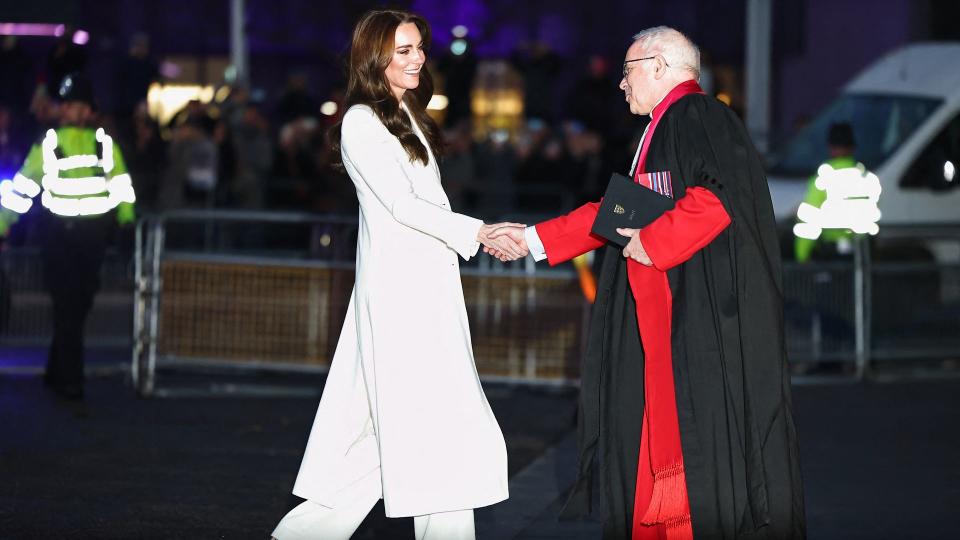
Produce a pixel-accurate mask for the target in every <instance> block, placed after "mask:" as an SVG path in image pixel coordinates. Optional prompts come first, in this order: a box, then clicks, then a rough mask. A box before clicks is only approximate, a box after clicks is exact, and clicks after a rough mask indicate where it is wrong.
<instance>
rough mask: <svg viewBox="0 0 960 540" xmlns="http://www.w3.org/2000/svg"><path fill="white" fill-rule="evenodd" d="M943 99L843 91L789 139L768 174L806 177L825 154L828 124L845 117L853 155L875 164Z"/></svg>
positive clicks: (909, 133)
mask: <svg viewBox="0 0 960 540" xmlns="http://www.w3.org/2000/svg"><path fill="white" fill-rule="evenodd" d="M942 102H943V101H942V100H940V99H934V98H921V97H908V96H894V95H877V94H843V95H842V96H840V97H839V98H837V100H836V101H834V102H833V103H832V104H831V105H830V106H829V107H827V109H826V110H824V111H823V112H822V113H821V114H820V115H819V116H817V118H816V119H814V120H813V121H812V122H810V124H808V125H807V126H806V127H805V128H804V129H803V130H801V131H800V133H798V134H797V136H796V137H794V138H793V139H791V140H790V141H789V142H788V143H787V144H786V145H785V146H784V147H783V151H782V152H780V153H779V154H778V155H777V156H776V157H775V158H774V164H773V166H772V167H771V168H770V174H771V175H779V176H804V177H806V176H809V175H811V174H813V173H815V172H816V170H817V167H819V166H820V164H821V163H823V162H824V161H825V160H826V159H827V132H828V131H829V129H830V124H833V123H835V122H848V123H849V124H850V125H851V126H852V127H853V135H854V139H855V141H856V150H855V152H854V157H855V158H857V160H858V161H860V162H861V163H863V164H864V165H866V167H867V168H868V169H876V168H877V167H879V166H880V165H882V164H883V162H884V161H885V160H886V159H887V158H888V157H890V155H891V154H892V153H893V152H894V151H895V150H896V149H897V148H898V147H899V146H900V145H902V144H903V143H904V141H906V140H907V138H909V137H910V136H911V135H912V134H913V133H914V132H915V131H916V130H917V129H918V128H919V127H920V125H921V124H922V123H923V122H924V120H926V119H927V118H928V117H929V116H930V115H931V114H933V111H935V110H936V109H937V107H939V106H940V104H941V103H942Z"/></svg>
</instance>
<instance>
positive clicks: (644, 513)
mask: <svg viewBox="0 0 960 540" xmlns="http://www.w3.org/2000/svg"><path fill="white" fill-rule="evenodd" d="M696 89H697V90H699V87H697V88H696ZM682 90H684V89H681V93H680V95H671V96H668V98H667V99H665V100H664V101H663V102H661V104H660V105H658V107H657V109H655V110H654V111H653V121H652V124H651V126H650V127H651V129H649V130H648V133H647V135H646V137H645V140H644V148H643V150H642V151H641V155H640V159H639V160H638V165H637V169H636V170H637V172H638V173H639V172H644V171H645V169H644V166H645V157H646V156H645V154H646V149H647V147H648V145H649V141H650V139H651V138H652V137H653V136H654V134H655V130H656V124H657V121H658V120H659V117H660V116H661V115H662V114H663V111H664V110H666V108H667V107H669V105H670V104H671V103H673V102H674V101H676V99H679V97H682V95H686V93H690V91H689V88H687V90H688V91H686V92H682ZM675 92H676V91H675ZM672 94H673V93H672ZM671 98H673V99H671ZM658 113H659V114H658ZM638 176H639V175H638ZM599 206H600V204H599V203H588V204H585V205H583V206H581V207H580V208H577V209H576V210H574V211H572V212H570V213H569V214H566V215H564V216H560V217H557V218H554V219H551V220H548V221H545V222H543V223H540V224H538V225H536V230H537V234H538V236H539V237H540V240H541V241H542V242H543V246H544V248H545V251H546V255H547V261H548V262H549V263H550V265H551V266H552V265H556V264H560V263H562V262H564V261H567V260H570V259H572V258H573V257H576V256H578V255H581V254H583V253H586V252H588V251H592V250H594V249H597V248H599V247H601V246H603V245H604V244H605V243H606V241H605V240H604V239H603V238H601V237H598V236H594V235H593V234H591V232H590V229H591V228H592V226H593V221H594V219H595V218H596V216H597V210H598V208H599ZM729 224H730V217H729V214H728V213H727V211H726V210H725V209H724V207H723V204H722V203H721V202H720V200H719V199H718V198H717V197H716V196H715V195H714V194H713V193H711V192H710V191H709V190H707V189H705V188H702V187H691V188H688V189H687V190H686V193H685V194H684V195H683V196H682V197H681V198H679V199H678V200H677V202H676V206H675V207H674V209H673V210H670V211H668V212H666V213H664V214H663V215H662V216H660V217H659V218H657V219H656V220H655V221H653V222H652V223H650V224H649V225H647V226H646V227H644V228H643V229H642V230H641V231H640V233H639V237H640V241H641V243H642V244H643V247H644V249H645V250H646V252H647V255H648V256H649V257H650V260H651V261H652V262H653V266H644V265H642V264H640V263H638V262H636V261H633V260H628V261H627V275H628V279H629V282H630V288H631V290H632V291H633V295H634V298H635V300H636V306H637V323H638V326H639V330H640V340H641V342H642V344H643V350H644V358H645V362H646V364H645V368H644V369H645V374H646V375H647V376H646V381H647V384H646V387H645V388H644V394H645V403H646V405H645V410H644V414H643V428H642V433H641V440H640V455H639V456H638V459H639V467H638V472H637V490H636V498H635V502H634V527H633V535H632V536H633V539H634V540H655V539H670V540H673V539H684V538H687V539H690V538H693V533H692V528H691V526H690V510H689V502H688V500H687V493H686V485H685V476H684V475H683V467H682V452H681V450H680V428H679V424H678V420H677V409H676V398H675V393H674V385H673V369H672V365H673V364H672V352H671V341H670V338H671V331H670V327H671V317H672V302H673V300H672V294H671V290H670V285H669V283H668V281H667V271H668V270H670V269H671V268H673V267H675V266H677V265H680V264H682V263H684V262H685V261H686V260H687V259H689V258H690V257H691V256H693V254H694V253H696V252H697V251H698V250H700V249H701V248H703V247H704V246H706V245H707V244H709V243H710V242H711V241H712V240H713V239H714V238H715V237H716V236H717V235H718V234H720V232H721V231H723V229H724V228H725V227H727V225H729ZM651 411H653V412H652V413H651ZM651 433H652V434H654V436H653V437H651V436H650V434H651ZM664 455H667V456H670V455H675V456H678V459H679V466H672V467H668V466H663V463H662V462H658V458H657V456H664ZM651 456H653V457H652V458H651ZM661 461H662V460H661ZM671 479H672V480H673V482H671ZM657 482H662V483H661V485H660V486H655V484H656V483H657ZM655 495H656V497H655ZM654 499H656V500H655V501H654ZM652 501H653V504H651V502H652ZM668 507H673V508H672V509H668Z"/></svg>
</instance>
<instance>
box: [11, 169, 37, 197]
mask: <svg viewBox="0 0 960 540" xmlns="http://www.w3.org/2000/svg"><path fill="white" fill-rule="evenodd" d="M13 189H15V190H17V192H18V193H22V194H23V195H26V196H27V197H31V198H32V197H36V196H37V195H39V194H40V185H39V184H37V183H36V182H34V181H33V180H31V179H29V178H27V177H26V176H24V175H22V174H20V173H17V174H16V175H14V177H13Z"/></svg>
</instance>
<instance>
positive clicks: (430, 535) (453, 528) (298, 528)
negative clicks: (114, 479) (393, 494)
mask: <svg viewBox="0 0 960 540" xmlns="http://www.w3.org/2000/svg"><path fill="white" fill-rule="evenodd" d="M382 496H383V487H382V485H381V484H380V469H379V468H378V469H376V470H374V471H372V472H370V474H367V475H366V476H364V477H363V478H361V479H360V480H358V481H357V482H355V483H354V484H353V485H351V486H350V487H348V488H346V489H344V490H343V491H342V492H341V495H340V496H339V497H338V501H337V506H336V507H335V508H330V507H328V506H323V505H322V504H318V503H315V502H313V501H309V500H308V501H304V502H302V503H300V505H299V506H297V507H296V508H294V509H293V510H291V511H290V512H288V513H287V515H286V516H284V517H283V519H281V520H280V523H279V524H278V525H277V528H276V529H274V531H273V537H274V538H276V539H277V540H349V538H350V537H351V536H352V535H353V533H354V532H355V531H356V530H357V527H359V526H360V523H362V522H363V518H365V517H367V514H369V513H370V510H371V509H372V508H373V506H374V505H375V504H377V501H379V500H380V498H381V497H382ZM413 529H414V535H415V538H416V540H475V539H476V533H475V531H474V526H473V509H467V510H458V511H456V512H440V513H437V514H427V515H425V516H415V517H414V518H413Z"/></svg>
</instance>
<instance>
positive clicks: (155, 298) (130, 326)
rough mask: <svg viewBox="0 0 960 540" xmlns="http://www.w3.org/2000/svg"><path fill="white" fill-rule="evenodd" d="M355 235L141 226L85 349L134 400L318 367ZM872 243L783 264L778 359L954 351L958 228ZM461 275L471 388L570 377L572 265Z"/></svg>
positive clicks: (106, 282) (200, 214)
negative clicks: (120, 353) (115, 355)
mask: <svg viewBox="0 0 960 540" xmlns="http://www.w3.org/2000/svg"><path fill="white" fill-rule="evenodd" d="M356 227H357V225H356V218H355V217H336V216H317V215H308V214H287V213H282V214H281V213H262V212H226V211H181V212H173V213H168V214H163V215H159V216H154V217H150V218H147V219H144V220H142V221H141V222H140V223H139V224H138V226H137V230H136V245H135V250H134V254H133V257H132V260H131V258H130V257H128V256H127V255H125V254H122V253H118V252H115V251H114V252H110V253H109V254H108V256H107V260H106V263H105V265H104V269H103V274H102V276H103V278H102V283H103V286H102V289H101V292H100V294H98V296H97V298H96V301H95V305H94V308H93V312H92V313H91V316H90V318H89V322H88V327H87V333H86V336H87V337H86V343H87V345H88V346H90V347H115V348H132V363H131V375H132V380H133V382H134V385H135V387H136V389H137V390H138V391H139V392H141V393H142V394H144V395H149V394H151V393H153V392H155V391H156V390H157V388H158V386H164V385H168V386H174V385H172V383H174V382H176V380H175V378H170V379H164V375H163V374H164V373H165V372H166V371H167V370H168V368H169V371H170V372H174V371H187V372H191V373H198V374H200V375H201V377H200V378H201V379H202V378H203V377H208V378H209V379H210V382H211V383H213V382H216V381H215V379H216V378H217V377H220V376H221V373H222V372H223V371H224V370H227V371H230V372H236V373H251V372H254V371H259V370H267V371H270V372H273V373H288V374H292V373H299V372H307V373H321V372H323V371H325V370H326V369H327V367H328V365H329V362H330V359H331V357H332V355H333V351H334V348H335V346H336V342H337V339H338V337H339V331H340V326H341V324H342V322H343V316H344V314H345V312H346V302H347V301H348V299H349V295H350V291H351V288H352V286H353V276H354V269H353V261H354V256H355V243H356V232H357V231H356ZM916 238H922V239H924V241H929V245H933V246H934V249H935V250H939V251H938V253H937V257H933V256H932V254H931V253H930V252H927V251H924V250H919V251H918V252H917V253H913V254H912V255H910V256H907V257H899V256H898V257H895V258H896V259H897V260H898V261H899V262H890V261H889V260H886V259H889V258H890V257H889V256H888V255H889V253H890V251H891V250H893V251H896V250H897V249H900V248H897V247H896V246H897V245H898V242H899V245H900V246H903V245H907V246H910V245H912V244H914V243H916V240H915V239H916ZM908 239H909V240H908ZM874 244H875V245H876V246H877V247H876V248H875V251H876V252H877V253H870V251H869V250H868V249H866V245H862V246H861V248H862V249H861V250H860V251H859V252H858V255H857V257H856V258H854V259H851V260H847V261H836V262H813V263H809V264H802V265H801V264H797V263H793V262H787V263H785V264H784V268H783V282H784V308H785V310H784V315H785V322H786V338H787V340H786V346H787V352H788V355H789V357H790V360H791V363H793V364H796V365H797V366H798V367H800V368H803V367H805V366H821V365H829V364H838V365H841V366H846V368H845V369H844V372H846V373H849V372H852V373H853V374H855V375H856V376H858V377H863V376H867V375H869V374H870V369H871V367H873V366H877V365H879V364H881V363H895V364H897V365H903V366H911V365H912V364H911V362H914V361H916V360H924V359H951V358H952V359H956V358H957V357H958V356H960V262H943V261H944V260H948V261H949V260H950V259H951V257H952V258H953V260H960V230H957V229H955V228H952V229H946V230H939V231H918V230H914V229H911V230H891V229H887V230H886V231H882V232H881V235H880V237H879V238H877V239H876V242H874ZM891 246H894V247H891ZM908 251H909V249H908ZM914 251H917V250H914ZM918 253H919V254H918ZM878 257H879V258H880V260H879V261H874V260H873V259H874V258H878ZM461 273H462V276H463V278H462V279H463V288H464V296H465V300H466V303H467V309H468V315H469V318H470V325H471V331H472V333H473V344H474V351H475V356H476V360H477V367H478V371H479V372H480V374H481V376H482V377H483V378H485V379H487V380H490V379H493V380H507V381H523V382H536V383H547V384H563V383H570V382H575V381H576V380H577V379H578V378H579V366H580V361H581V359H582V356H583V350H584V341H585V339H584V338H585V332H586V327H587V323H588V319H589V311H590V305H589V304H587V303H586V302H585V301H584V299H583V296H582V294H581V292H580V289H579V285H578V282H577V278H576V274H575V272H573V270H572V269H570V268H569V267H559V268H549V267H547V266H546V265H543V264H540V265H534V264H533V263H532V262H531V261H517V262H513V263H506V264H504V263H500V262H498V261H493V260H492V259H490V258H489V257H477V258H475V259H474V260H473V261H471V262H470V263H465V264H463V265H462V268H461ZM42 275H43V273H42V263H41V260H40V255H39V251H38V250H36V249H34V248H11V249H7V250H5V251H4V252H3V253H2V255H0V278H2V283H0V285H2V287H0V347H5V348H11V349H12V348H16V347H46V346H47V344H48V343H49V335H50V320H51V318H50V301H49V297H48V296H47V294H46V292H45V290H44V288H43V278H42ZM131 312H133V314H134V316H133V317H132V321H131V317H130V316H129V314H130V313H131Z"/></svg>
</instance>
